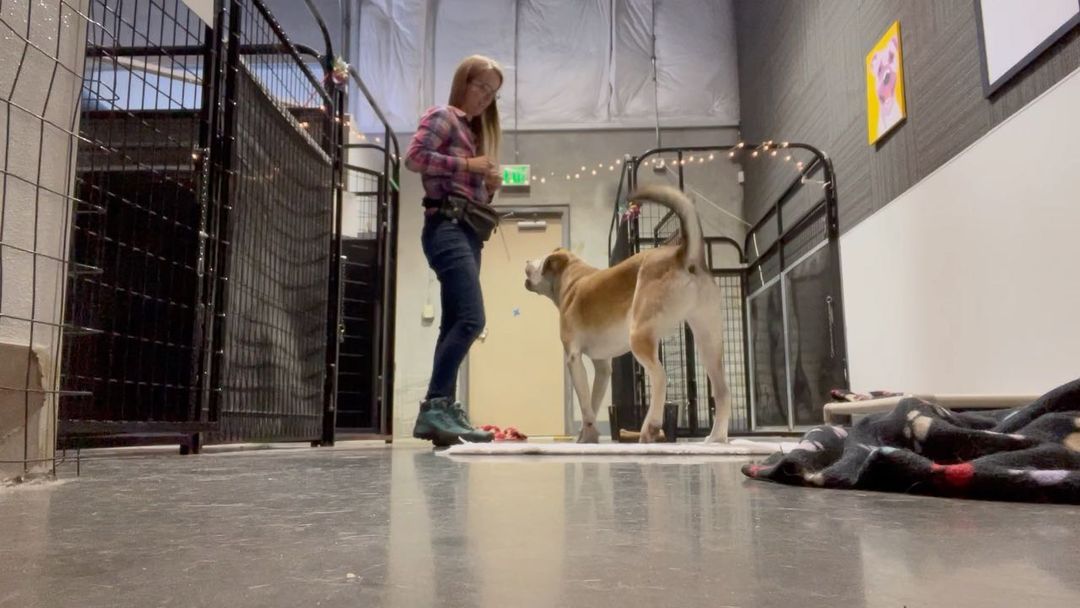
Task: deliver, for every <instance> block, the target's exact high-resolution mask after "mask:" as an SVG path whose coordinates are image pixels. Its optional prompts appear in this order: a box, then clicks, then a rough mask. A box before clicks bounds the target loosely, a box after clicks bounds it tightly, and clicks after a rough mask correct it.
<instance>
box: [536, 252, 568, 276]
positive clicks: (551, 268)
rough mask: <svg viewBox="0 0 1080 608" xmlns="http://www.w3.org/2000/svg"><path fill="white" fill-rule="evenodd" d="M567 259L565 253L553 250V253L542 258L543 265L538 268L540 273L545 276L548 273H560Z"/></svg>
mask: <svg viewBox="0 0 1080 608" xmlns="http://www.w3.org/2000/svg"><path fill="white" fill-rule="evenodd" d="M567 262H569V260H568V259H567V257H566V254H565V253H563V252H561V251H559V250H558V249H556V250H555V253H553V254H551V255H549V256H547V257H546V258H544V267H543V268H542V269H541V270H540V272H541V274H543V275H544V276H547V275H549V274H560V273H562V271H563V270H564V269H565V268H566V264H567Z"/></svg>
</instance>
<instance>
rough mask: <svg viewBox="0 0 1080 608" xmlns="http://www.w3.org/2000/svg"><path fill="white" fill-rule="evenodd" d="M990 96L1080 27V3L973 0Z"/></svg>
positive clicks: (1064, 0) (1077, 0) (1078, 0)
mask: <svg viewBox="0 0 1080 608" xmlns="http://www.w3.org/2000/svg"><path fill="white" fill-rule="evenodd" d="M974 1H975V14H976V17H977V22H978V26H979V46H980V47H981V50H982V68H983V70H982V78H983V92H984V94H985V95H986V96H987V97H989V96H991V95H993V94H994V92H995V91H997V90H998V89H999V88H1001V86H1002V85H1003V84H1005V83H1006V82H1008V81H1009V80H1010V79H1011V78H1012V77H1013V76H1015V75H1016V74H1017V73H1018V72H1020V70H1023V69H1024V68H1025V67H1027V65H1028V64H1030V63H1031V62H1032V61H1034V60H1035V58H1036V57H1038V56H1039V55H1041V54H1042V53H1043V52H1044V51H1045V50H1046V49H1048V48H1050V46H1051V45H1053V44H1054V43H1055V42H1057V41H1058V40H1059V39H1060V38H1061V37H1062V36H1064V35H1065V34H1067V33H1069V31H1070V30H1071V29H1072V28H1074V27H1076V26H1077V25H1078V24H1080V0H974Z"/></svg>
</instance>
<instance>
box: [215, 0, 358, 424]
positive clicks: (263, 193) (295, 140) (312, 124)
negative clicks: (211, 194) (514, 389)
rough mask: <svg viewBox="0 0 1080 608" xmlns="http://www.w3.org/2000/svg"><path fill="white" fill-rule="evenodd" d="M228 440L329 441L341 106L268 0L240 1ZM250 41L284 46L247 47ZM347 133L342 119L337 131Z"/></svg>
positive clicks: (218, 336)
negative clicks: (325, 437) (326, 420)
mask: <svg viewBox="0 0 1080 608" xmlns="http://www.w3.org/2000/svg"><path fill="white" fill-rule="evenodd" d="M229 11H230V15H229V21H230V32H229V34H230V42H231V45H230V48H229V58H228V60H227V62H226V79H227V83H226V90H227V92H228V93H227V95H228V96H229V99H230V102H229V104H228V105H227V107H226V109H225V117H224V128H225V129H226V130H230V129H231V133H229V135H228V136H227V137H226V142H227V144H228V145H227V146H226V148H227V149H226V151H225V152H224V153H223V154H222V155H221V156H220V158H221V160H222V161H223V162H227V163H229V164H228V165H227V166H224V167H221V169H222V170H225V169H228V196H227V198H226V201H227V202H226V204H225V206H224V208H223V209H222V217H221V219H220V222H221V226H220V229H219V230H220V231H219V233H218V234H219V238H220V241H219V242H218V247H219V252H218V255H219V256H220V258H219V259H220V266H219V269H218V275H219V277H220V278H219V283H218V285H217V291H218V293H219V294H220V301H219V306H220V310H222V311H223V312H222V314H220V315H218V317H217V320H216V321H217V324H218V326H217V327H216V328H215V342H216V343H219V344H220V349H219V350H217V351H215V354H214V356H215V361H214V366H213V370H214V371H213V373H214V376H213V378H214V381H215V384H217V385H219V386H220V393H219V394H218V396H217V398H216V399H215V400H214V409H216V413H217V415H218V417H219V420H220V434H219V435H217V436H215V437H214V439H217V440H258V439H275V440H318V439H319V438H320V437H321V435H322V431H323V406H324V403H323V398H324V389H325V382H326V373H327V368H326V347H327V344H326V341H327V332H326V314H327V307H328V297H329V288H328V284H329V280H330V277H329V269H330V255H331V238H332V232H333V202H334V198H333V197H334V181H335V180H334V162H333V160H332V157H331V154H333V153H335V151H334V149H333V144H334V141H335V140H334V138H333V130H334V129H335V124H336V121H335V120H334V119H335V115H334V109H333V102H332V100H331V99H330V98H329V96H328V95H327V93H326V91H325V89H324V88H323V87H322V85H321V83H320V82H319V80H318V79H317V78H315V77H314V75H313V74H312V73H311V71H310V69H309V68H308V67H307V66H306V65H305V64H304V62H303V61H301V60H300V58H299V56H298V55H297V54H296V52H295V49H293V47H291V46H290V45H289V44H288V41H287V39H285V38H284V36H283V32H282V31H281V29H280V27H279V26H278V25H277V24H276V22H274V21H273V18H272V16H270V14H269V13H268V12H266V11H265V9H264V8H263V7H262V6H261V4H260V3H258V2H254V1H252V2H240V1H234V2H231V3H230V6H229ZM245 47H251V48H259V49H279V50H278V52H269V51H267V52H259V53H250V54H249V53H240V52H239V50H240V49H242V48H245ZM337 128H340V125H338V126H337Z"/></svg>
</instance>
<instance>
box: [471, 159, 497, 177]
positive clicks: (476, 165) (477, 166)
mask: <svg viewBox="0 0 1080 608" xmlns="http://www.w3.org/2000/svg"><path fill="white" fill-rule="evenodd" d="M465 168H466V169H468V170H469V173H491V172H492V171H494V170H495V163H493V162H491V159H489V158H488V157H486V156H474V157H472V158H470V159H469V160H467V161H465Z"/></svg>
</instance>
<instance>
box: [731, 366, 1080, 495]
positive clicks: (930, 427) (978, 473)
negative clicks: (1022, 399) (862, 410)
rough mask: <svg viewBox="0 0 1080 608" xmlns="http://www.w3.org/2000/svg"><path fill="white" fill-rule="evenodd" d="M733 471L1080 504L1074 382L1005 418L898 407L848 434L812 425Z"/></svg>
mask: <svg viewBox="0 0 1080 608" xmlns="http://www.w3.org/2000/svg"><path fill="white" fill-rule="evenodd" d="M742 471H743V473H744V474H745V475H747V476H748V477H751V478H753V479H761V480H769V481H775V482H779V483H785V484H791V485H802V486H811V487H824V488H842V489H858V490H876V491H884V492H908V493H914V494H928V495H936V496H952V497H961V498H979V499H987V500H1010V501H1029V502H1058V503H1071V504H1080V380H1074V381H1073V382H1070V383H1068V384H1066V385H1064V386H1061V387H1058V388H1056V389H1054V390H1052V391H1050V392H1049V393H1046V394H1045V395H1043V396H1042V397H1040V398H1039V399H1037V400H1036V401H1034V402H1033V403H1031V404H1030V405H1027V406H1025V407H1022V408H1014V409H1010V410H991V411H982V412H978V413H972V412H953V411H950V410H947V409H945V408H943V407H941V406H939V405H936V404H934V403H929V402H927V401H923V400H922V399H917V398H910V399H904V400H903V401H901V402H900V404H899V405H897V406H896V408H895V409H894V410H893V411H892V412H889V413H880V414H871V415H868V416H866V417H865V418H863V419H861V420H859V422H858V423H857V424H855V426H854V427H852V428H851V429H845V428H842V427H839V426H831V425H826V426H819V427H816V428H814V429H812V430H810V431H809V432H808V433H806V434H805V435H804V436H803V438H802V441H801V442H799V444H798V445H797V446H795V447H794V448H792V449H790V450H786V451H784V452H779V453H775V454H773V455H771V456H769V457H768V458H767V459H766V460H765V461H764V462H762V463H755V464H748V465H745V466H743V469H742Z"/></svg>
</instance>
